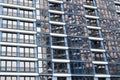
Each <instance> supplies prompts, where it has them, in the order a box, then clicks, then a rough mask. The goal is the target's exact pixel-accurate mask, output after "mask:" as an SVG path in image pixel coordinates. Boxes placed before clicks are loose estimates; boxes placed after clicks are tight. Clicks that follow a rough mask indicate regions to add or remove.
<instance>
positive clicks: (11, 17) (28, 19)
mask: <svg viewBox="0 0 120 80" xmlns="http://www.w3.org/2000/svg"><path fill="white" fill-rule="evenodd" d="M0 17H1V18H7V19H15V20H23V21H32V22H35V21H36V19H30V18H21V17H13V16H6V15H0Z"/></svg>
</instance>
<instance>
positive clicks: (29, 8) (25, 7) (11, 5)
mask: <svg viewBox="0 0 120 80" xmlns="http://www.w3.org/2000/svg"><path fill="white" fill-rule="evenodd" d="M0 5H2V6H9V7H14V8H23V9H28V10H35V8H34V7H29V6H20V5H14V4H9V3H8V4H6V3H0Z"/></svg>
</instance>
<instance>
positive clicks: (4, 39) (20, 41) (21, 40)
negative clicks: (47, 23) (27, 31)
mask: <svg viewBox="0 0 120 80" xmlns="http://www.w3.org/2000/svg"><path fill="white" fill-rule="evenodd" d="M2 42H11V43H25V44H35V40H32V39H19V38H6V37H2Z"/></svg>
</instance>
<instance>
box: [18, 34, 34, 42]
mask: <svg viewBox="0 0 120 80" xmlns="http://www.w3.org/2000/svg"><path fill="white" fill-rule="evenodd" d="M20 42H21V43H27V44H33V43H34V35H24V34H20Z"/></svg>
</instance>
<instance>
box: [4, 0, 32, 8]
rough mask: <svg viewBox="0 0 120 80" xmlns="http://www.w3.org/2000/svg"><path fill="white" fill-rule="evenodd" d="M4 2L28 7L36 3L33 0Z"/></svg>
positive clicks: (6, 0) (5, 0)
mask: <svg viewBox="0 0 120 80" xmlns="http://www.w3.org/2000/svg"><path fill="white" fill-rule="evenodd" d="M3 3H7V4H14V5H20V6H27V7H34V4H33V3H32V2H17V1H11V0H3Z"/></svg>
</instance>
